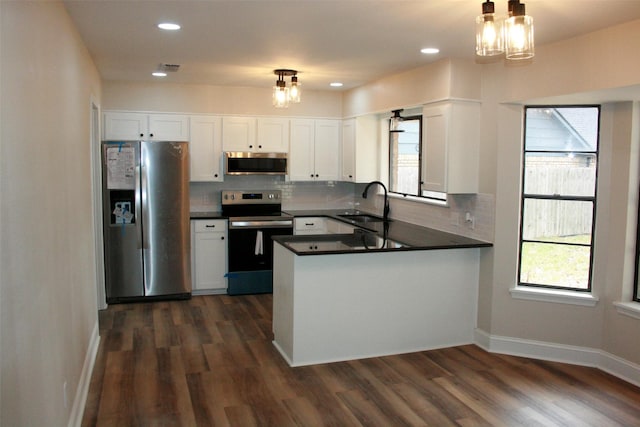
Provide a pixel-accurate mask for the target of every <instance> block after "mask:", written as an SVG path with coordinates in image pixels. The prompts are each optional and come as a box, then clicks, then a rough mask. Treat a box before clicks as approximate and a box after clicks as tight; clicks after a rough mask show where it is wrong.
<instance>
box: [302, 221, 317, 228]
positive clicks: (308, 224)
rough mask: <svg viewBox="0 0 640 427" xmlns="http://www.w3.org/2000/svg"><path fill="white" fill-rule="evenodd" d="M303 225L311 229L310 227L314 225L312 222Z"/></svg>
mask: <svg viewBox="0 0 640 427" xmlns="http://www.w3.org/2000/svg"><path fill="white" fill-rule="evenodd" d="M304 225H306V226H308V227H311V226H312V225H315V224H314V223H313V222H305V223H304Z"/></svg>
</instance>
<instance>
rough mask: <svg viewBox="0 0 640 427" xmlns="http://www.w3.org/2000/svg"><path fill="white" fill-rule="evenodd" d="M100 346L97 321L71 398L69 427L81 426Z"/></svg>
mask: <svg viewBox="0 0 640 427" xmlns="http://www.w3.org/2000/svg"><path fill="white" fill-rule="evenodd" d="M99 345H100V328H99V325H98V320H97V319H96V324H95V325H94V327H93V332H92V333H91V340H90V341H89V348H88V349H87V354H86V356H85V358H84V364H83V365H82V372H81V373H80V381H79V382H78V387H77V388H76V395H75V397H74V398H73V406H72V407H71V414H70V415H69V423H68V424H67V425H68V426H69V427H80V425H81V424H82V416H83V415H84V407H85V404H86V403H87V396H88V394H89V385H90V384H91V374H92V373H93V367H94V365H95V363H96V356H97V354H98V346H99Z"/></svg>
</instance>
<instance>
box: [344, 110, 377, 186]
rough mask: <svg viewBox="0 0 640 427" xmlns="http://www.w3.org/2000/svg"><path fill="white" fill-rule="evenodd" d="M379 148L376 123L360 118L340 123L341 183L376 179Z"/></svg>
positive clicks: (370, 117) (373, 117) (365, 117)
mask: <svg viewBox="0 0 640 427" xmlns="http://www.w3.org/2000/svg"><path fill="white" fill-rule="evenodd" d="M379 151H380V147H379V144H378V121H377V119H376V118H375V116H362V117H356V118H353V119H347V120H344V121H343V123H342V173H341V176H342V181H350V182H369V181H373V180H376V179H378V178H379V177H378V162H379V154H380V153H379Z"/></svg>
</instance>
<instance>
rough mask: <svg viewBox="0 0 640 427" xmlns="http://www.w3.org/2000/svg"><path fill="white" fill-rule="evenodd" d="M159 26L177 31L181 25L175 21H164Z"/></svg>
mask: <svg viewBox="0 0 640 427" xmlns="http://www.w3.org/2000/svg"><path fill="white" fill-rule="evenodd" d="M158 28H160V29H162V30H168V31H176V30H179V29H180V25H178V24H174V23H173V22H162V23H160V24H158Z"/></svg>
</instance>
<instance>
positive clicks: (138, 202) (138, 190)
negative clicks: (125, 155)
mask: <svg viewBox="0 0 640 427" xmlns="http://www.w3.org/2000/svg"><path fill="white" fill-rule="evenodd" d="M140 182H141V166H140V165H138V166H136V190H135V193H136V195H135V198H136V200H135V204H136V206H135V216H136V217H135V221H136V236H137V238H138V249H142V215H141V206H142V200H141V192H142V190H141V185H140Z"/></svg>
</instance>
